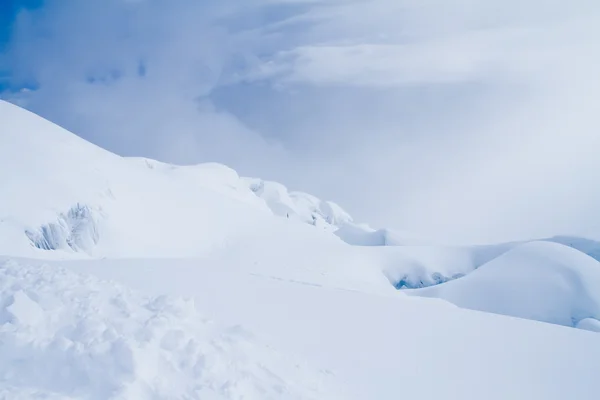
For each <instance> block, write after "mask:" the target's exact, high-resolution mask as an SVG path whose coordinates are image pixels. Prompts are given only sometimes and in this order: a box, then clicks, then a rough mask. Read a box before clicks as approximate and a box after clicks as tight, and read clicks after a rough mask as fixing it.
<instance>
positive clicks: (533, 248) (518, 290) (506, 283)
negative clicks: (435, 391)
mask: <svg viewBox="0 0 600 400" xmlns="http://www.w3.org/2000/svg"><path fill="white" fill-rule="evenodd" d="M407 293H411V294H414V295H417V296H425V297H437V298H441V299H445V300H447V301H449V302H451V303H453V304H456V305H457V306H459V307H464V308H469V309H473V310H479V311H486V312H492V313H497V314H504V315H510V316H514V317H520V318H527V319H533V320H538V321H543V322H549V323H554V324H559V325H565V326H576V325H577V323H578V322H579V321H581V320H583V319H585V318H595V319H599V318H600V263H599V262H598V261H596V260H594V259H593V258H591V257H589V256H587V255H585V254H583V253H582V252H580V251H578V250H575V249H572V248H569V247H567V246H564V245H561V244H558V243H552V242H531V243H526V244H522V245H519V246H517V247H515V248H513V249H511V250H509V251H508V252H506V253H504V254H503V255H501V256H499V257H497V258H494V259H493V260H492V261H490V262H488V263H486V264H485V265H483V266H481V267H480V268H478V269H477V270H475V271H473V272H471V273H470V274H468V275H467V276H465V277H463V278H461V279H458V280H454V281H452V282H448V283H445V284H442V285H439V286H435V287H430V288H426V289H420V290H414V291H407Z"/></svg>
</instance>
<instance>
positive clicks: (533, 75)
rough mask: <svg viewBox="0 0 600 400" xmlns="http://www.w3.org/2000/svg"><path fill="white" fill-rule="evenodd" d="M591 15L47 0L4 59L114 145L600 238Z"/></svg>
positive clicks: (430, 220) (454, 236)
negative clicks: (595, 181) (597, 218)
mask: <svg viewBox="0 0 600 400" xmlns="http://www.w3.org/2000/svg"><path fill="white" fill-rule="evenodd" d="M599 16H600V5H598V3H597V2H596V1H592V0H575V1H572V2H569V3H568V4H567V3H565V2H563V1H554V0H552V1H541V0H539V1H538V0H536V1H528V2H520V1H516V0H508V1H500V0H491V1H486V2H482V1H479V0H451V1H442V0H420V1H417V0H367V1H352V0H312V1H308V0H306V1H300V0H297V1H283V0H279V1H277V0H248V1H244V2H239V1H234V0H221V1H217V0H207V1H202V2H198V1H192V0H178V1H168V2H167V1H163V0H139V1H125V0H105V1H99V0H98V1H96V0H94V1H86V2H81V1H75V0H46V3H45V6H44V7H43V8H40V9H36V10H30V11H24V12H22V13H21V14H20V15H19V16H18V19H17V20H16V21H15V24H14V31H13V33H12V37H11V41H10V42H9V46H8V50H7V51H6V52H5V54H4V57H3V59H2V61H0V63H2V64H4V66H3V67H2V68H0V70H7V71H10V73H11V75H10V76H11V79H12V81H13V82H12V83H13V85H14V84H15V83H17V82H21V84H24V83H27V84H30V86H34V87H35V88H36V90H34V91H32V92H29V93H27V94H25V95H23V94H22V95H21V96H20V98H19V99H18V100H19V101H22V102H24V103H23V104H25V105H26V106H27V107H28V108H30V109H32V110H33V111H35V112H38V113H39V114H41V115H43V116H45V117H47V118H49V119H51V120H53V121H55V122H57V123H59V124H61V125H63V126H65V127H67V128H68V129H71V130H73V131H74V132H77V133H78V134H80V135H82V136H84V137H86V138H87V139H89V140H91V141H93V142H96V143H98V144H100V145H102V146H103V147H107V148H109V149H110V150H113V151H115V152H117V153H120V154H124V155H145V156H149V157H154V158H159V159H162V160H166V161H171V162H181V163H192V162H202V161H219V162H224V163H226V164H229V165H231V166H232V167H234V168H236V169H238V170H239V172H240V173H242V174H246V175H259V176H262V177H265V178H269V179H276V180H280V181H282V182H284V183H286V184H288V185H289V186H291V187H293V188H295V189H300V190H306V191H310V192H314V193H315V194H317V195H320V196H323V197H326V198H331V199H334V200H336V201H338V202H339V203H341V204H342V205H343V206H345V207H346V208H348V209H349V211H351V212H352V213H353V214H355V216H356V218H357V219H363V220H367V221H370V222H372V223H373V224H374V225H379V226H392V227H394V226H395V227H398V228H401V229H406V230H413V231H417V232H419V233H423V234H425V235H431V236H435V237H436V238H438V239H442V240H450V241H461V242H466V241H495V240H505V239H514V238H520V237H534V236H544V235H551V234H555V233H580V234H588V235H595V236H599V237H600V229H599V228H600V227H599V226H598V224H596V223H595V222H594V221H593V218H590V214H592V213H593V212H594V209H595V204H597V203H598V201H599V200H600V190H595V189H594V186H595V185H594V184H592V183H593V182H594V180H595V179H597V178H600V172H596V171H600V168H598V167H600V165H598V164H600V161H596V159H597V157H595V154H594V152H593V149H595V148H598V147H597V145H598V144H600V143H598V139H597V137H599V136H600V135H597V134H596V132H597V127H598V126H599V124H598V122H599V121H598V117H597V112H596V111H595V107H594V105H595V104H598V102H599V100H600V95H599V93H600V87H598V83H597V81H598V80H597V79H596V78H595V77H596V75H597V70H598V68H597V67H598V64H599V61H600V57H599V55H598V50H597V48H598V46H597V43H595V42H596V40H597V39H596V38H598V37H599V36H600V32H599V31H600V28H598V26H600V25H599V24H598V23H599V22H600V18H599ZM32 82H34V83H35V85H31V83H32ZM5 96H10V97H11V98H13V100H15V101H16V100H17V99H16V97H15V95H14V94H8V93H5Z"/></svg>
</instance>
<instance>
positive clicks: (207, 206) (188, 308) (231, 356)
mask: <svg viewBox="0 0 600 400" xmlns="http://www.w3.org/2000/svg"><path fill="white" fill-rule="evenodd" d="M0 189H1V190H2V196H0V399H1V398H10V399H18V398H22V399H25V398H27V399H29V398H53V399H54V398H55V399H67V398H69V399H72V398H88V399H106V398H110V399H125V398H133V397H135V398H139V399H196V398H201V399H241V398H244V399H269V398H273V399H275V398H278V399H279V398H281V399H286V398H289V399H338V398H339V399H357V400H358V399H366V398H369V399H383V400H386V399H395V398H397V396H398V394H399V393H400V392H401V393H402V395H405V396H408V397H411V398H415V399H439V398H461V399H467V400H468V399H480V398H487V399H494V398H497V399H506V398H511V399H530V398H544V399H564V398H571V397H575V398H578V399H592V398H596V397H597V392H596V389H595V385H596V380H597V379H596V377H597V376H598V375H599V374H600V363H597V362H596V361H595V360H597V359H598V358H599V357H600V335H598V334H596V333H591V332H583V330H588V331H597V330H598V329H597V328H598V325H599V324H600V323H599V322H598V319H597V318H598V315H597V312H596V310H597V298H598V297H597V296H598V288H597V287H596V286H594V285H596V284H594V283H592V282H591V281H593V280H597V279H598V268H597V264H598V262H596V261H595V260H593V259H592V258H590V257H588V256H586V255H585V254H589V255H590V256H591V257H596V258H597V257H598V255H599V254H600V251H599V249H600V246H598V243H596V242H593V241H587V240H584V239H579V238H568V237H558V238H552V239H548V240H547V242H555V243H541V244H540V243H530V244H523V243H507V244H500V245H490V246H471V247H469V246H462V247H450V246H439V245H434V244H431V243H428V242H427V241H426V240H423V239H421V238H416V237H414V236H412V235H409V234H404V233H401V232H394V231H390V230H386V229H382V230H377V229H372V228H370V227H369V226H367V225H364V224H357V223H356V222H354V221H353V219H352V217H351V216H350V215H348V213H346V212H345V211H344V210H343V209H342V208H341V207H340V206H338V205H336V204H335V203H332V202H327V201H322V200H320V199H318V198H316V197H314V196H311V195H308V194H305V193H299V192H290V191H289V190H287V188H285V187H284V186H283V185H280V184H277V183H273V182H266V181H261V180H259V179H253V178H252V179H251V178H240V177H239V176H238V174H237V173H236V172H235V171H233V170H231V169H229V168H227V167H225V166H223V165H219V164H201V165H195V166H174V165H169V164H164V163H161V162H158V161H154V160H149V159H144V158H122V157H119V156H116V155H114V154H111V153H109V152H107V151H105V150H102V149H100V148H98V147H96V146H94V145H92V144H90V143H87V142H85V141H84V140H82V139H80V138H78V137H77V136H75V135H73V134H71V133H69V132H67V131H65V130H63V129H61V128H59V127H57V126H55V125H53V124H51V123H50V122H48V121H45V120H43V119H41V118H39V117H37V116H35V115H33V114H31V113H29V112H27V111H25V110H22V109H20V108H18V107H15V106H13V105H10V104H8V103H3V102H0ZM569 247H571V248H569ZM584 253H585V254H584ZM9 259H11V260H12V261H9ZM536 277H539V279H536ZM512 278H516V279H517V281H516V282H517V283H515V282H514V281H511V279H512ZM101 279H104V280H101ZM117 282H118V283H117ZM412 288H424V289H418V290H411V289H412ZM397 289H409V292H410V293H411V294H421V295H422V296H409V295H407V293H405V292H404V291H403V290H397ZM513 289H514V296H513V292H512V291H511V290H513ZM481 293H483V295H482V294H481ZM549 293H552V294H556V296H550V295H549ZM165 294H167V295H169V296H168V297H161V296H162V295H165ZM488 294H489V295H488ZM182 296H188V297H189V298H190V300H186V301H184V300H182V299H181V297H182ZM427 297H439V298H440V299H437V298H436V299H431V298H427ZM517 299H518V300H517ZM446 300H448V301H450V302H454V303H455V304H457V305H459V306H460V307H464V308H465V309H461V308H458V307H456V306H455V305H452V304H450V303H449V302H448V301H446ZM192 304H195V306H192ZM466 308H471V309H476V310H483V311H488V312H493V313H504V314H507V315H511V316H518V317H524V318H530V319H538V320H541V321H546V322H552V323H554V324H563V325H568V326H576V327H578V328H581V329H580V330H576V329H567V328H564V327H558V326H552V325H549V324H543V323H539V322H535V321H526V320H522V319H514V318H507V317H503V316H498V315H491V314H486V313H480V312H475V311H471V310H467V309H466ZM206 318H209V319H210V320H212V321H214V322H211V323H209V322H207V321H206ZM232 327H235V328H232ZM540 337H543V338H544V340H539V338H540ZM192 339H193V340H192ZM190 343H191V344H190ZM508 348H510V350H511V351H509V352H508V351H506V349H508ZM532 355H534V356H532ZM566 366H567V367H568V368H566ZM565 370H566V371H565ZM25 371H29V372H30V373H25ZM465 377H469V378H468V382H467V380H466V379H465ZM431 382H436V384H433V385H432V384H431ZM490 388H493V390H490Z"/></svg>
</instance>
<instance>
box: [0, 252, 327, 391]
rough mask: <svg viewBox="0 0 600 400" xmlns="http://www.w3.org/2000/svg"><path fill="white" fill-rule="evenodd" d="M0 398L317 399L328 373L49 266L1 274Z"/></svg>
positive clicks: (187, 311)
mask: <svg viewBox="0 0 600 400" xmlns="http://www.w3.org/2000/svg"><path fill="white" fill-rule="evenodd" d="M0 276H1V277H2V278H1V279H0V354H1V355H2V356H1V358H0V398H10V399H35V398H44V399H63V400H64V399H73V398H78V399H82V398H85V399H98V400H100V399H103V400H104V399H123V400H124V399H211V400H212V399H215V400H220V399H256V400H258V399H317V398H336V397H335V396H332V395H331V394H330V393H328V394H325V393H323V392H322V390H324V389H323V385H324V384H325V382H324V379H327V375H326V374H325V373H313V372H311V371H310V370H309V369H308V368H307V367H306V366H305V365H303V364H300V363H296V362H293V361H290V360H289V358H288V357H285V358H284V357H283V356H282V355H281V354H279V353H277V352H276V351H274V350H273V349H271V348H269V347H268V346H265V345H262V344H261V343H260V342H259V341H258V339H257V338H255V337H254V336H253V335H252V334H251V333H249V332H248V331H246V330H245V329H244V328H243V327H240V326H234V327H224V326H219V324H217V323H215V322H213V321H209V320H206V319H204V318H203V317H202V316H201V315H200V314H199V313H198V311H197V310H196V307H195V304H194V301H193V300H190V299H185V298H178V297H168V296H160V297H154V298H150V297H144V296H142V295H139V294H136V293H134V292H131V291H129V290H127V289H125V288H123V287H121V286H119V285H117V284H114V283H112V282H106V281H100V280H98V279H96V278H93V277H91V276H83V275H79V274H76V273H73V272H69V271H67V270H63V269H60V268H56V267H50V266H47V265H46V266H37V267H32V266H28V265H23V264H21V263H17V262H14V261H7V262H5V263H3V264H2V265H0Z"/></svg>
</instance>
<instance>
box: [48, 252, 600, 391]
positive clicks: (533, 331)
mask: <svg viewBox="0 0 600 400" xmlns="http://www.w3.org/2000/svg"><path fill="white" fill-rule="evenodd" d="M51 265H53V266H58V267H60V268H66V269H68V270H72V271H78V272H79V273H85V274H90V275H93V276H98V277H100V278H102V279H111V280H116V281H118V282H121V283H122V284H124V285H125V286H127V287H132V288H135V289H136V290H140V291H143V292H145V293H149V294H150V295H158V294H164V293H168V294H171V295H176V296H186V297H192V298H194V299H195V302H196V305H197V307H199V308H201V310H202V312H203V314H204V315H206V316H207V317H208V318H210V319H212V320H216V321H221V322H222V323H224V324H225V325H241V326H243V327H245V328H246V329H247V330H249V331H251V332H253V333H254V334H255V335H257V336H258V337H261V338H265V340H268V343H269V344H270V345H271V346H274V347H275V348H277V349H285V351H286V353H287V352H289V353H290V354H296V355H297V354H300V355H302V358H303V360H305V361H306V363H307V365H310V366H312V369H313V370H314V371H329V372H328V373H327V374H326V375H327V376H329V377H330V378H331V380H330V383H331V385H332V386H333V387H334V388H338V390H339V391H340V392H342V398H344V399H356V400H359V399H371V398H373V399H381V400H387V399H390V400H391V399H397V398H398V393H399V390H400V389H401V391H402V395H403V396H406V397H409V398H412V399H427V400H434V399H436V400H437V399H440V398H444V399H445V398H452V399H454V398H456V399H467V400H469V399H473V400H479V399H482V398H485V399H492V400H494V399H498V400H500V399H507V398H508V399H523V400H525V399H527V400H529V399H532V398H534V399H538V398H541V399H550V400H553V399H557V400H558V399H565V398H577V399H595V398H596V397H597V376H598V373H600V364H599V363H598V362H597V360H598V357H599V356H600V337H598V336H597V335H596V334H595V333H590V332H585V331H581V330H575V329H571V328H564V327H560V326H556V325H549V324H542V323H538V322H534V321H527V320H521V319H514V318H507V317H504V316H499V315H493V314H486V313H476V312H473V311H469V310H464V309H460V308H458V307H456V306H453V305H451V304H449V303H447V302H445V301H442V300H438V299H424V298H418V297H411V296H407V295H405V294H403V292H398V291H392V292H388V293H387V294H384V293H366V292H364V291H361V290H356V289H353V288H347V287H344V286H341V285H339V284H338V283H337V282H334V281H332V282H327V280H325V279H322V280H320V281H318V280H313V281H310V282H306V281H300V280H297V279H293V278H290V277H289V276H287V275H288V272H287V271H286V270H285V269H284V268H281V269H279V270H278V271H275V272H274V273H273V274H272V275H267V274H261V273H259V271H260V270H261V266H254V265H252V266H248V267H247V270H245V269H242V268H239V267H238V266H236V265H234V264H229V263H227V264H226V265H225V264H224V265H214V264H212V263H210V262H208V263H206V262H204V261H203V260H108V259H106V260H97V261H61V262H56V261H54V262H51ZM320 398H331V397H320Z"/></svg>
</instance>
